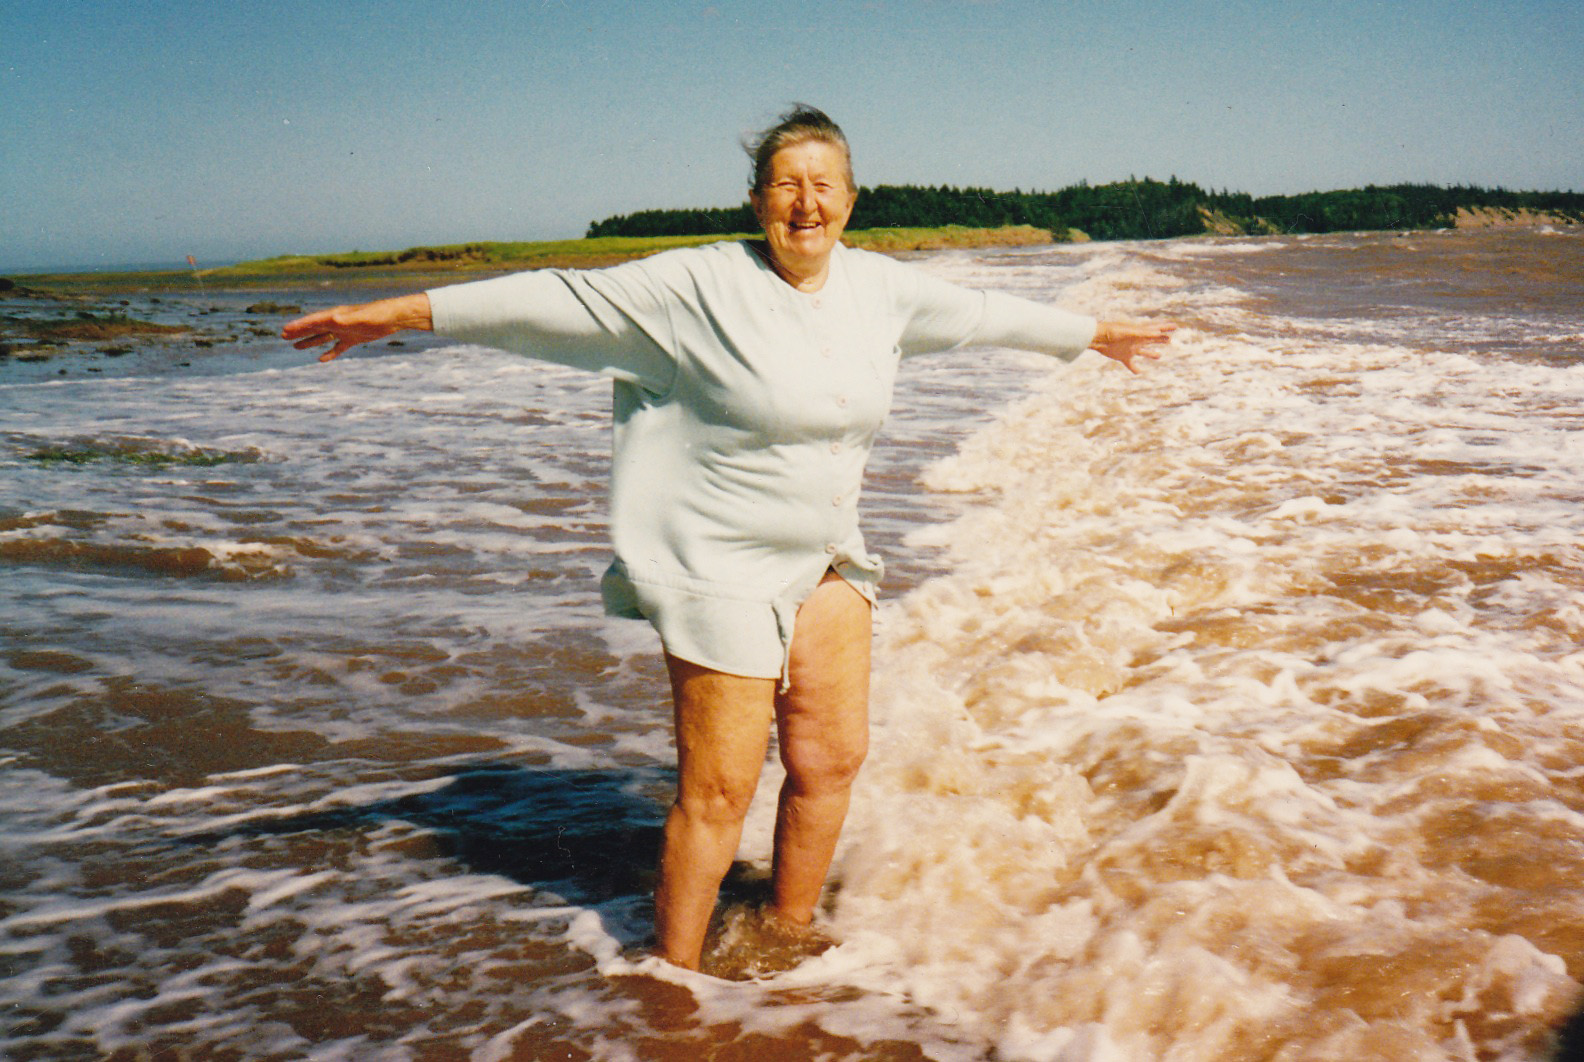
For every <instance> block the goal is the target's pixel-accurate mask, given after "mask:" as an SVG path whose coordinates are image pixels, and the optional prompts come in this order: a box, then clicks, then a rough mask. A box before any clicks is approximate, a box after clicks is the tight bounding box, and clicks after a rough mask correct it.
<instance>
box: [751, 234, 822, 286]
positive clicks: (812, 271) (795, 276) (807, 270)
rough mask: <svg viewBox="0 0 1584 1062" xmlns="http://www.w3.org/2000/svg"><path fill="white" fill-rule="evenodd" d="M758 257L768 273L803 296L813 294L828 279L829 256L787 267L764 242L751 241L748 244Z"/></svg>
mask: <svg viewBox="0 0 1584 1062" xmlns="http://www.w3.org/2000/svg"><path fill="white" fill-rule="evenodd" d="M749 246H751V247H752V248H753V249H754V250H755V251H757V252H758V254H759V257H761V258H763V259H764V260H765V264H766V265H768V266H769V267H770V271H771V272H773V273H774V274H775V275H776V276H778V277H780V278H781V279H782V280H783V281H785V282H786V283H788V284H790V285H791V286H792V287H793V288H795V289H796V290H798V291H801V292H803V293H805V294H813V293H814V292H816V291H818V290H820V289H821V288H823V287H824V286H825V281H826V280H828V279H829V278H830V255H826V256H824V257H823V258H821V259H820V260H819V261H817V262H810V263H799V264H798V265H797V266H792V265H789V264H788V263H786V262H783V261H781V260H780V259H779V258H777V257H776V255H775V253H774V252H773V251H771V249H770V244H769V242H768V241H766V240H753V241H751V242H750V244H749Z"/></svg>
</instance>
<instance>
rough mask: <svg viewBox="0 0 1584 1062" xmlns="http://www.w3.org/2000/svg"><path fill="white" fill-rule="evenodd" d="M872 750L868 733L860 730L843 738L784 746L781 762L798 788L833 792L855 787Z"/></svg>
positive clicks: (789, 778) (817, 791)
mask: <svg viewBox="0 0 1584 1062" xmlns="http://www.w3.org/2000/svg"><path fill="white" fill-rule="evenodd" d="M868 754H869V738H868V735H867V734H856V735H853V736H851V737H848V738H846V739H844V740H839V741H832V740H823V741H817V742H796V743H793V744H791V745H788V746H783V747H782V750H781V763H782V765H783V766H784V767H786V772H787V781H788V782H790V783H791V784H792V785H793V786H794V787H795V788H796V789H797V790H798V791H800V792H805V793H820V792H832V791H837V790H845V789H847V788H849V787H851V785H852V784H853V780H854V779H855V778H857V777H858V770H859V768H861V767H862V766H863V762H864V757H866V756H867V755H868Z"/></svg>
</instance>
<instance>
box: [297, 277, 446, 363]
mask: <svg viewBox="0 0 1584 1062" xmlns="http://www.w3.org/2000/svg"><path fill="white" fill-rule="evenodd" d="M409 328H412V329H418V330H420V331H424V332H432V331H434V317H433V314H432V313H431V311H430V308H429V296H428V295H426V294H425V293H423V292H421V291H420V292H418V293H416V294H413V295H400V296H398V297H396V298H394V299H380V300H379V301H378V302H364V303H358V304H357V305H355V306H334V307H331V308H330V309H328V310H320V311H318V312H317V313H310V314H307V315H306V316H303V317H299V318H297V319H296V320H295V321H287V322H286V324H285V325H283V326H282V327H281V338H282V339H287V340H292V341H293V342H292V346H294V347H296V348H297V349H298V350H308V349H310V348H313V347H322V346H325V345H326V344H329V345H330V349H329V350H327V351H325V352H324V353H323V354H321V355H319V360H320V361H334V360H335V359H336V358H339V357H340V356H341V355H342V354H344V353H346V352H347V351H348V350H350V349H351V348H353V347H355V346H357V345H358V344H359V343H372V342H373V341H374V340H376V339H384V338H385V337H386V336H388V335H392V334H393V333H396V332H400V331H402V330H404V329H409Z"/></svg>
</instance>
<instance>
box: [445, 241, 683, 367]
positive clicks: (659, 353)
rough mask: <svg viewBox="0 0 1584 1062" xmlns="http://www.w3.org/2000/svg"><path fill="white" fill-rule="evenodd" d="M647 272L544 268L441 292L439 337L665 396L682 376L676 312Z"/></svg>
mask: <svg viewBox="0 0 1584 1062" xmlns="http://www.w3.org/2000/svg"><path fill="white" fill-rule="evenodd" d="M643 265H644V263H642V262H630V263H626V264H624V265H620V266H614V267H612V268H610V269H597V270H562V269H539V270H532V271H529V272H525V273H513V274H511V275H509V276H503V277H494V278H492V279H489V280H480V281H474V282H472V283H468V284H454V285H451V286H449V287H443V288H435V289H433V290H431V291H429V292H428V295H429V303H430V307H431V311H432V313H433V317H434V330H435V331H436V332H437V333H439V334H441V335H446V336H450V337H452V338H455V339H461V340H464V341H466V342H469V343H478V344H481V345H483V346H488V347H495V348H497V349H500V350H506V351H510V352H512V353H515V354H525V355H527V356H529V357H532V358H538V359H541V360H543V361H551V362H555V363H557V364H560V365H568V366H571V367H573V368H578V369H588V370H590V371H592V372H599V373H604V374H605V375H607V376H610V377H612V378H614V379H618V380H624V381H627V382H629V383H633V384H637V385H638V386H640V387H642V388H644V389H645V390H647V391H649V392H651V393H654V394H663V393H664V392H666V391H667V390H669V389H670V387H671V383H672V380H673V378H674V377H675V374H676V357H675V355H674V353H673V351H674V343H673V339H674V333H673V329H672V319H671V314H672V312H673V310H672V307H671V306H670V305H669V304H668V303H667V300H666V299H665V298H664V297H663V295H662V292H661V290H660V289H661V285H660V284H659V283H657V281H656V279H655V278H654V277H653V276H652V275H651V274H650V271H649V270H647V269H645V268H642V267H643Z"/></svg>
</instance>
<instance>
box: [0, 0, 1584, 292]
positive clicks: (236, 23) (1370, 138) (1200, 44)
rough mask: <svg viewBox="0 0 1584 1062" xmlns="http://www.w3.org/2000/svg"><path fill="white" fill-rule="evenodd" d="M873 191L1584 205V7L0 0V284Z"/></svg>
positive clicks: (1175, 0)
mask: <svg viewBox="0 0 1584 1062" xmlns="http://www.w3.org/2000/svg"><path fill="white" fill-rule="evenodd" d="M791 100H807V101H808V102H811V103H814V104H816V105H817V106H820V107H823V108H824V109H825V110H827V111H829V112H830V113H831V115H832V116H833V117H834V118H836V120H837V121H838V122H840V123H842V125H843V126H844V127H845V128H846V130H847V133H848V135H849V138H850V139H851V140H852V142H853V147H854V155H855V163H856V166H857V172H858V179H859V181H860V183H867V184H881V183H927V184H936V183H948V184H958V185H964V184H973V185H985V186H990V187H994V188H1012V187H1020V188H1023V189H1055V188H1059V187H1062V186H1064V185H1067V184H1072V183H1074V182H1076V181H1079V180H1088V181H1090V182H1091V183H1101V182H1105V181H1111V180H1118V179H1124V178H1126V177H1128V176H1130V175H1137V176H1140V177H1143V176H1153V177H1159V178H1162V179H1164V178H1166V177H1168V176H1171V175H1176V176H1178V177H1180V178H1182V179H1184V180H1191V181H1196V182H1198V183H1200V184H1202V185H1205V186H1209V187H1214V188H1223V187H1224V188H1231V189H1235V190H1241V191H1248V192H1252V193H1255V194H1265V193H1285V192H1302V191H1309V190H1312V189H1327V188H1339V187H1350V186H1357V185H1362V184H1366V183H1372V182H1373V183H1391V182H1396V181H1409V180H1412V181H1429V182H1434V183H1441V184H1453V183H1475V184H1500V185H1504V186H1506V187H1509V188H1525V189H1557V188H1561V189H1572V190H1579V191H1584V149H1581V148H1580V145H1581V144H1584V4H1580V3H1579V0H1504V2H1495V0H1491V2H1485V0H1462V2H1451V0H1446V2H1441V0H1381V2H1376V0H1334V2H1329V3H1314V2H1304V0H1284V2H1281V3H1276V2H1253V0H1217V2H1213V3H1211V2H1201V0H1171V2H1146V0H1066V2H1063V0H1045V2H1036V0H913V2H902V0H873V2H863V0H856V2H835V0H809V2H792V3H787V2H782V3H759V2H746V0H743V2H738V0H713V2H708V0H706V2H694V0H673V2H669V3H662V2H654V0H651V2H646V3H617V2H605V0H516V2H511V3H504V2H493V0H470V2H456V0H312V2H298V0H273V2H266V0H186V2H180V0H115V2H100V0H0V269H6V268H9V269H18V268H39V267H48V266H62V265H79V264H81V265H89V264H111V263H126V262H153V261H171V262H176V261H180V260H181V259H182V257H183V256H184V255H187V254H194V255H196V256H198V258H199V259H200V261H201V262H210V263H219V262H221V261H232V260H236V259H240V258H252V257H260V256H264V255H271V254H284V253H292V252H322V251H337V250H351V249H363V250H371V249H387V248H400V247H408V246H412V245H415V244H421V243H458V242H464V241H468V240H482V239H500V240H512V239H549V238H558V237H571V236H580V235H582V233H583V231H584V229H585V228H586V227H587V225H588V223H589V222H590V221H591V220H594V219H596V218H603V217H606V216H608V215H611V214H616V213H626V212H629V211H633V210H639V209H644V208H648V207H680V206H718V205H728V204H732V203H736V202H740V201H741V199H742V197H743V192H744V187H745V181H746V164H745V162H744V159H743V156H742V154H741V151H740V149H739V147H738V141H739V140H740V138H741V137H742V136H743V135H744V134H745V133H748V132H751V131H752V130H753V129H755V128H758V127H760V126H763V125H765V124H767V123H768V122H769V121H771V120H773V118H774V117H775V115H776V113H777V112H778V111H779V110H780V109H781V107H782V106H783V105H784V104H786V103H787V102H788V101H791Z"/></svg>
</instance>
